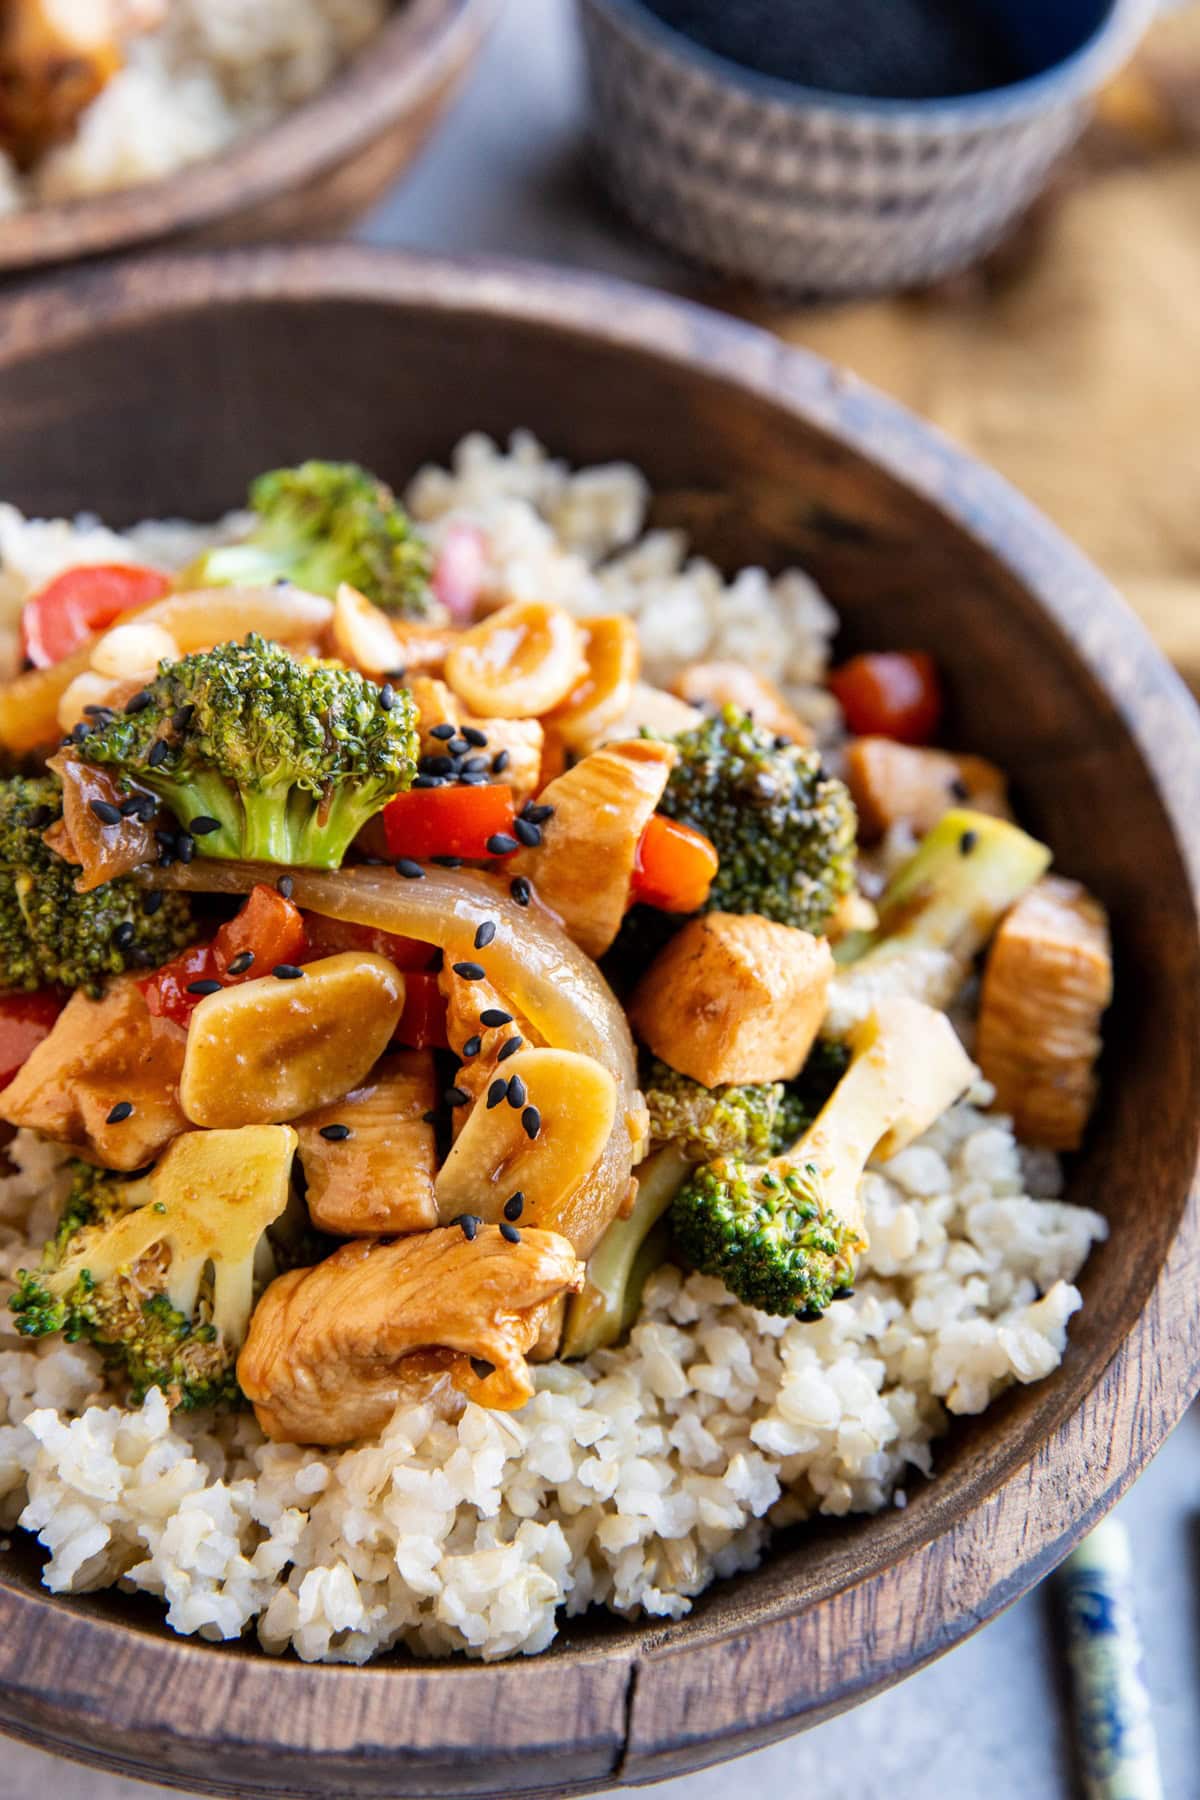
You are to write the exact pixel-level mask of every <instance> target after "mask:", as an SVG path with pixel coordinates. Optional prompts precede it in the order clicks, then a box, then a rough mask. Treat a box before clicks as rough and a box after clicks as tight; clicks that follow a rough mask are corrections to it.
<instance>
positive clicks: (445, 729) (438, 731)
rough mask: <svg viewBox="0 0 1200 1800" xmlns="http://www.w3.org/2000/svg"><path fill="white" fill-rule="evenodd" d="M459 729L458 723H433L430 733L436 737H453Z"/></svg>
mask: <svg viewBox="0 0 1200 1800" xmlns="http://www.w3.org/2000/svg"><path fill="white" fill-rule="evenodd" d="M457 730H458V726H457V725H433V726H431V727H430V731H429V735H430V737H434V738H442V739H445V738H452V737H453V736H454V735H455V733H456V732H457Z"/></svg>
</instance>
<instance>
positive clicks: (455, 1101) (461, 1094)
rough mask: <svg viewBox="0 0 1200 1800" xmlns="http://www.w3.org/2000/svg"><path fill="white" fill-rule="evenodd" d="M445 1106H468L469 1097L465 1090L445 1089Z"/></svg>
mask: <svg viewBox="0 0 1200 1800" xmlns="http://www.w3.org/2000/svg"><path fill="white" fill-rule="evenodd" d="M444 1098H445V1101H446V1105H447V1106H470V1104H471V1096H470V1094H468V1093H467V1091H466V1089H465V1088H460V1087H452V1088H447V1089H446V1092H445V1095H444Z"/></svg>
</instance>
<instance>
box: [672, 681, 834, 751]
mask: <svg viewBox="0 0 1200 1800" xmlns="http://www.w3.org/2000/svg"><path fill="white" fill-rule="evenodd" d="M671 692H672V693H673V694H678V696H679V698H680V699H681V700H686V701H687V702H688V704H689V705H690V706H698V707H708V708H710V709H713V710H715V711H720V709H721V707H723V706H736V707H737V709H738V711H739V712H744V713H749V714H750V717H751V718H752V719H753V720H754V722H755V724H756V725H761V726H762V728H763V730H764V731H773V732H774V733H775V734H776V736H777V737H785V738H787V739H789V741H790V742H791V743H793V744H811V743H812V742H813V734H812V732H811V731H810V730H809V728H808V726H807V725H806V724H805V723H804V720H803V719H801V718H800V717H799V716H798V715H797V714H796V713H795V712H793V710H792V708H791V707H790V706H789V705H788V703H787V701H786V700H785V699H784V697H783V695H782V694H781V693H780V691H779V689H778V688H777V687H776V686H775V683H774V682H773V681H768V680H767V678H766V676H765V675H756V674H755V672H754V670H753V669H748V668H747V667H746V665H745V663H739V662H709V663H689V664H688V667H687V668H686V669H682V670H681V671H680V673H679V674H678V675H677V676H676V677H675V679H674V681H673V682H672V683H671Z"/></svg>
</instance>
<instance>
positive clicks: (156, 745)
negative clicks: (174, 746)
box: [146, 738, 168, 769]
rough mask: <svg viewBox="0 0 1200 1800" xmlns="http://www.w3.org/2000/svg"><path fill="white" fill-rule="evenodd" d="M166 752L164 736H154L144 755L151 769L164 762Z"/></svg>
mask: <svg viewBox="0 0 1200 1800" xmlns="http://www.w3.org/2000/svg"><path fill="white" fill-rule="evenodd" d="M167 754H168V747H167V740H166V738H155V740H154V742H153V743H152V744H151V746H150V749H149V752H148V754H147V756H146V761H147V762H148V763H149V765H150V767H151V768H152V769H157V768H158V766H159V764H160V763H164V762H166V760H167Z"/></svg>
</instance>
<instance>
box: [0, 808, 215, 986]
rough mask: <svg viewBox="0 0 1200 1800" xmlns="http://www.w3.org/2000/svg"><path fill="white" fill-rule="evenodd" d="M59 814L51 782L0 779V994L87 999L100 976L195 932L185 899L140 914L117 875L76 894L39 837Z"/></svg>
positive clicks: (148, 958)
mask: <svg viewBox="0 0 1200 1800" xmlns="http://www.w3.org/2000/svg"><path fill="white" fill-rule="evenodd" d="M61 817H62V789H61V788H60V787H59V784H58V782H57V781H55V780H54V778H53V777H52V776H49V775H44V776H36V777H26V776H20V775H15V776H11V777H9V779H8V780H6V781H0V989H7V990H12V989H22V990H25V991H26V992H32V991H33V990H34V989H35V988H40V987H65V988H83V989H84V990H85V991H86V992H87V993H89V994H93V995H96V994H99V993H101V992H102V991H103V988H104V982H105V979H106V977H107V976H109V975H120V974H121V973H122V972H123V971H124V970H125V969H129V968H151V967H155V966H156V965H157V964H159V963H161V962H165V961H166V960H167V959H168V957H170V956H172V955H173V954H174V952H175V951H176V950H179V949H181V948H182V946H183V945H184V944H187V943H190V942H191V941H192V939H193V938H194V937H195V935H196V927H195V925H194V923H193V920H192V910H191V903H190V902H189V900H188V899H187V897H186V895H183V894H169V895H166V896H164V897H162V898H161V900H159V901H157V902H156V907H157V910H155V911H153V912H151V913H149V914H147V911H146V896H145V894H144V893H143V892H142V890H141V889H140V888H139V887H138V886H137V885H136V884H135V883H134V882H133V881H131V880H130V879H129V878H128V877H127V876H125V877H122V878H120V879H119V880H116V881H110V882H108V883H106V884H105V886H103V887H98V888H93V889H92V890H91V892H90V893H87V894H79V893H76V891H75V877H76V874H77V873H78V871H77V870H76V869H75V868H74V867H73V866H72V865H71V864H70V863H68V862H66V861H65V860H64V859H63V858H62V857H61V856H58V855H56V854H55V852H54V851H53V850H51V849H50V847H49V845H48V844H47V843H46V842H45V837H44V834H45V832H46V830H47V829H48V827H49V826H51V825H53V824H56V823H57V821H58V820H59V819H60V818H61Z"/></svg>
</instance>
